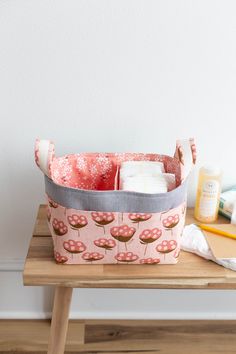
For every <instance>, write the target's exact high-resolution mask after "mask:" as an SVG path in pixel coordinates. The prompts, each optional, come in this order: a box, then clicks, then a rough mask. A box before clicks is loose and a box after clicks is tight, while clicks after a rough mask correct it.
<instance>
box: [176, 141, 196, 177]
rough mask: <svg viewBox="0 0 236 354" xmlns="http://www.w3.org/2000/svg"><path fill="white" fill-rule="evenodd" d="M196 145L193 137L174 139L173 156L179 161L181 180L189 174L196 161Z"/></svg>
mask: <svg viewBox="0 0 236 354" xmlns="http://www.w3.org/2000/svg"><path fill="white" fill-rule="evenodd" d="M196 156H197V153H196V145H195V142H194V139H193V138H190V139H186V140H177V141H176V150H175V154H174V157H175V158H176V159H177V160H178V161H179V163H180V173H181V177H180V178H181V182H182V181H184V180H185V179H186V178H187V177H188V175H189V174H190V172H191V170H192V167H193V165H195V163H196Z"/></svg>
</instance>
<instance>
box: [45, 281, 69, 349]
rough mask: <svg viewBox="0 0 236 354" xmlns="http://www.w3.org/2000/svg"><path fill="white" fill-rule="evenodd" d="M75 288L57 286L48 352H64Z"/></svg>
mask: <svg viewBox="0 0 236 354" xmlns="http://www.w3.org/2000/svg"><path fill="white" fill-rule="evenodd" d="M72 291H73V288H66V287H60V286H58V287H56V290H55V295H54V303H53V312H52V321H51V330H50V337H49V343H48V354H64V350H65V343H66V334H67V328H68V320H69V312H70V303H71V297H72Z"/></svg>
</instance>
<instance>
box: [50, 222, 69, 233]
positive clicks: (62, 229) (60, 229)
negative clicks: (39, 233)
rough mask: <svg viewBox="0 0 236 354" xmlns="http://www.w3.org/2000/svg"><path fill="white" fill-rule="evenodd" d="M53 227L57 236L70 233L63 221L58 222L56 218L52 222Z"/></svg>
mask: <svg viewBox="0 0 236 354" xmlns="http://www.w3.org/2000/svg"><path fill="white" fill-rule="evenodd" d="M52 227H53V230H54V232H55V234H56V235H58V236H63V235H65V234H66V233H67V232H68V228H67V226H66V225H65V224H64V222H63V221H61V220H58V219H56V218H54V219H53V221H52Z"/></svg>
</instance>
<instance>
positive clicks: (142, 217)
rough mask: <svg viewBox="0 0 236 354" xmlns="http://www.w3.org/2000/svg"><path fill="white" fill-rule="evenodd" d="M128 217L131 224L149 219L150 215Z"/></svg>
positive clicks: (131, 215)
mask: <svg viewBox="0 0 236 354" xmlns="http://www.w3.org/2000/svg"><path fill="white" fill-rule="evenodd" d="M128 217H129V219H130V220H131V221H132V222H133V223H140V222H142V221H147V220H149V219H151V217H152V214H143V213H130V214H129V215H128Z"/></svg>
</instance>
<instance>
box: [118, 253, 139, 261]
mask: <svg viewBox="0 0 236 354" xmlns="http://www.w3.org/2000/svg"><path fill="white" fill-rule="evenodd" d="M138 258H139V257H138V255H137V254H134V253H133V252H119V253H117V255H116V256H115V259H116V260H117V261H118V262H128V263H130V262H135V261H137V259H138Z"/></svg>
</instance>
